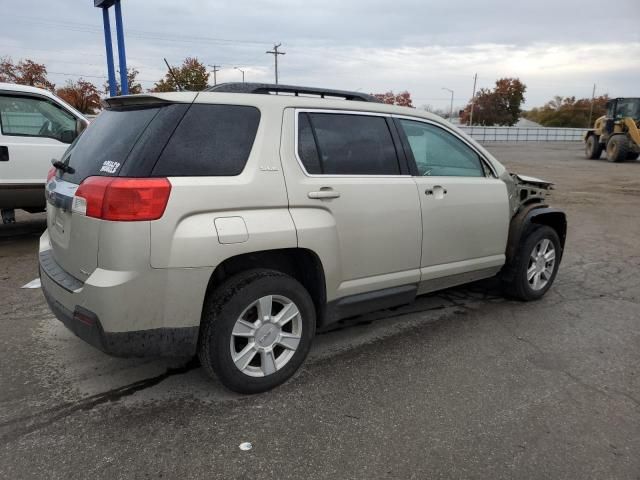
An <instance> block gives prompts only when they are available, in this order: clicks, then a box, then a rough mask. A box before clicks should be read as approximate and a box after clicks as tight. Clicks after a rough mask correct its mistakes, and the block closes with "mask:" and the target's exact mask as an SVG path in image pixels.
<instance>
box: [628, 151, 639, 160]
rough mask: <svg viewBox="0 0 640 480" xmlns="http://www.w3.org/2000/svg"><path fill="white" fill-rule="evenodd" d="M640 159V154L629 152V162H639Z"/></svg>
mask: <svg viewBox="0 0 640 480" xmlns="http://www.w3.org/2000/svg"><path fill="white" fill-rule="evenodd" d="M638 157H640V153H635V152H627V160H637V159H638Z"/></svg>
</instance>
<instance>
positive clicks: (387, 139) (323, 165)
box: [298, 113, 400, 175]
mask: <svg viewBox="0 0 640 480" xmlns="http://www.w3.org/2000/svg"><path fill="white" fill-rule="evenodd" d="M298 155H299V156H300V160H301V161H302V163H303V165H304V167H305V170H306V171H307V172H308V173H310V174H324V175H400V164H399V163H398V156H397V154H396V149H395V146H394V143H393V139H392V137H391V132H390V131H389V127H388V125H387V121H386V118H385V117H382V116H369V115H354V114H348V113H345V114H343V113H300V116H299V119H298Z"/></svg>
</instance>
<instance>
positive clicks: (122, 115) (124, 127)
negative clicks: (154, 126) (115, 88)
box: [62, 107, 162, 183]
mask: <svg viewBox="0 0 640 480" xmlns="http://www.w3.org/2000/svg"><path fill="white" fill-rule="evenodd" d="M161 108H162V107H153V108H142V109H140V108H139V109H135V110H129V109H128V110H105V111H103V112H102V113H101V114H100V115H98V117H97V118H96V119H95V120H93V121H92V122H91V123H90V124H89V126H88V127H87V129H86V130H85V131H84V132H83V133H82V135H80V136H79V137H78V138H77V139H76V140H75V141H74V142H73V143H72V144H71V146H70V147H69V148H68V149H67V151H66V152H65V154H64V156H63V157H62V161H63V162H65V163H67V165H69V166H70V167H72V168H73V170H74V171H73V172H72V173H69V172H66V173H64V174H63V175H62V178H63V179H64V180H66V181H68V182H72V183H80V182H82V181H83V180H84V179H85V178H87V177H90V176H92V175H106V176H113V175H118V174H119V172H120V169H121V167H122V165H123V164H124V163H125V161H126V159H127V157H128V156H129V152H130V151H131V150H132V149H133V147H134V145H135V143H136V141H137V140H138V137H139V136H140V135H141V134H142V132H144V130H145V129H146V128H147V126H148V125H149V123H151V121H152V120H153V118H154V117H155V116H156V115H157V114H158V111H159V110H160V109H161Z"/></svg>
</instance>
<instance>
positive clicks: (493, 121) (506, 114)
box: [460, 78, 527, 125]
mask: <svg viewBox="0 0 640 480" xmlns="http://www.w3.org/2000/svg"><path fill="white" fill-rule="evenodd" d="M526 89H527V86H526V85H525V84H524V83H522V82H521V81H520V80H519V79H518V78H501V79H499V80H496V86H495V87H494V88H493V90H489V89H488V88H482V89H480V90H479V91H478V92H477V93H476V96H475V99H474V101H473V102H471V101H470V102H469V103H468V104H467V106H466V107H465V109H464V110H463V111H462V113H461V116H460V122H461V123H462V124H467V123H469V120H470V118H471V108H472V105H473V123H474V124H476V125H514V124H515V123H516V122H517V121H518V119H519V118H520V113H521V109H520V106H521V105H522V102H523V101H524V92H525V91H526Z"/></svg>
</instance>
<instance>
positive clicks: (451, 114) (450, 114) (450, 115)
mask: <svg viewBox="0 0 640 480" xmlns="http://www.w3.org/2000/svg"><path fill="white" fill-rule="evenodd" d="M442 89H443V90H446V91H447V92H451V107H450V109H449V121H451V119H452V118H453V90H451V89H450V88H447V87H442Z"/></svg>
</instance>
